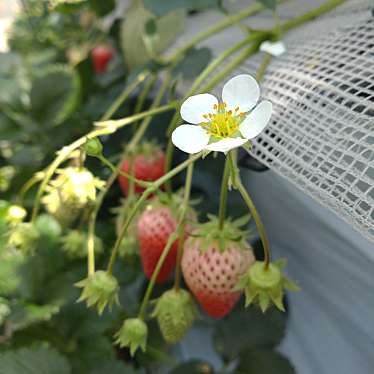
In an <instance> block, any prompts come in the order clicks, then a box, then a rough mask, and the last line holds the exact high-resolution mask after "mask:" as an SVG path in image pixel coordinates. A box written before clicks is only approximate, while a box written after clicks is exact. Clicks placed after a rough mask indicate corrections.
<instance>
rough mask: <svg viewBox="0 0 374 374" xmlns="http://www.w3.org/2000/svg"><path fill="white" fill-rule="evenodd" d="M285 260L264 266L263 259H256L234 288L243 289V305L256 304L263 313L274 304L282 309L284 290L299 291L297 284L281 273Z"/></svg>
mask: <svg viewBox="0 0 374 374" xmlns="http://www.w3.org/2000/svg"><path fill="white" fill-rule="evenodd" d="M285 266H286V260H285V259H280V260H278V261H274V262H271V263H269V266H266V265H265V263H264V262H263V261H256V262H255V263H254V264H253V265H252V266H251V267H250V268H249V269H248V271H247V272H246V273H245V274H244V275H243V276H242V277H241V278H240V279H239V282H238V283H237V285H236V287H235V290H237V291H240V290H244V293H245V306H246V307H247V306H248V305H250V304H258V305H259V307H260V309H261V310H262V312H263V313H265V312H266V310H267V309H268V308H269V307H270V306H271V305H272V304H274V305H275V306H276V307H277V308H278V309H279V310H281V311H284V310H285V309H284V305H283V296H284V290H285V289H288V290H290V291H299V290H300V288H299V287H298V285H297V284H296V283H295V282H293V281H291V280H290V279H288V278H287V277H285V276H284V274H283V268H284V267H285Z"/></svg>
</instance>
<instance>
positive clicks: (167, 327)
mask: <svg viewBox="0 0 374 374" xmlns="http://www.w3.org/2000/svg"><path fill="white" fill-rule="evenodd" d="M152 316H153V317H156V318H157V321H158V324H159V326H160V330H161V333H162V335H163V337H164V339H165V340H166V341H167V342H168V343H176V342H178V341H180V340H181V339H182V338H183V337H184V335H186V333H187V332H188V330H189V329H190V328H191V326H192V324H193V321H194V319H195V317H196V306H195V303H194V301H193V299H192V297H191V295H190V293H189V292H187V291H185V290H182V289H179V290H175V289H172V290H169V291H166V292H165V293H164V294H163V295H162V296H161V297H160V298H159V299H158V300H157V303H156V307H155V309H154V311H153V314H152Z"/></svg>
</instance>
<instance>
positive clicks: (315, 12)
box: [281, 0, 347, 32]
mask: <svg viewBox="0 0 374 374" xmlns="http://www.w3.org/2000/svg"><path fill="white" fill-rule="evenodd" d="M346 1H347V0H329V1H327V2H326V3H324V4H322V5H321V6H319V7H317V8H314V9H312V10H310V11H309V12H306V13H304V14H302V15H301V16H298V17H295V18H293V19H291V20H289V21H286V22H284V23H283V24H282V25H281V30H282V32H286V31H289V30H291V29H294V28H295V27H298V26H301V25H303V24H304V23H306V22H309V21H312V20H313V19H315V18H317V17H319V16H320V15H322V14H324V13H327V12H330V11H331V10H333V9H335V8H336V7H338V6H339V5H341V4H343V3H345V2H346Z"/></svg>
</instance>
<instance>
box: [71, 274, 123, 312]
mask: <svg viewBox="0 0 374 374" xmlns="http://www.w3.org/2000/svg"><path fill="white" fill-rule="evenodd" d="M75 286H76V287H79V288H83V291H82V293H81V296H80V297H79V299H78V300H77V302H82V301H85V302H86V305H87V307H89V308H90V307H96V309H97V311H98V313H99V315H101V314H102V313H103V311H104V309H105V307H106V306H108V307H109V309H112V307H113V305H114V304H119V299H118V290H119V286H118V282H117V279H116V278H115V277H113V275H111V274H109V273H107V272H106V271H102V270H99V271H96V272H95V273H93V274H92V275H89V276H88V277H87V278H85V279H83V280H81V281H79V282H77V283H75Z"/></svg>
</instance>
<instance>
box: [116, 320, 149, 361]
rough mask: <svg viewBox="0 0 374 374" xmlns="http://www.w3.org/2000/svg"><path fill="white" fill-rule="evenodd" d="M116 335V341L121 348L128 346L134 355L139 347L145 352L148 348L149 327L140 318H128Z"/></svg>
mask: <svg viewBox="0 0 374 374" xmlns="http://www.w3.org/2000/svg"><path fill="white" fill-rule="evenodd" d="M115 337H116V338H117V339H116V341H115V343H116V344H118V345H119V346H120V347H121V348H123V347H128V348H129V349H130V354H131V356H134V354H135V352H136V350H137V349H138V348H139V347H140V348H141V350H142V351H143V352H145V350H146V345H147V337H148V327H147V325H146V324H145V322H144V321H143V320H141V319H140V318H128V319H126V320H125V321H124V323H123V325H122V327H121V329H120V330H119V331H118V332H117V334H116V335H115Z"/></svg>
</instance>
